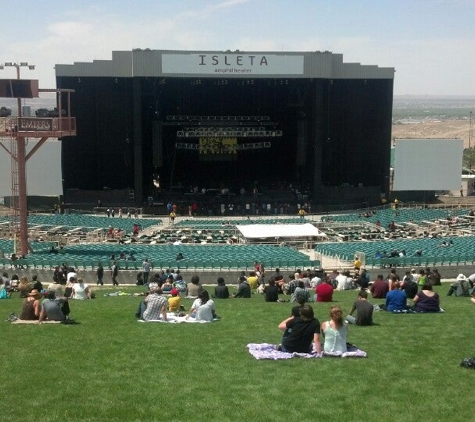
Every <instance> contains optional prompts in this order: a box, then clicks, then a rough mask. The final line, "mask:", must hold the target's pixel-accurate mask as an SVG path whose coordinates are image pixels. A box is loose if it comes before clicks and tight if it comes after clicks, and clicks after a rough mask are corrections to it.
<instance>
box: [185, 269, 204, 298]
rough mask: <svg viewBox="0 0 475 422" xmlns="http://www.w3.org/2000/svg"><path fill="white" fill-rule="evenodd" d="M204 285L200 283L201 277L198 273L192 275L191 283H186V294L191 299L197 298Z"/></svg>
mask: <svg viewBox="0 0 475 422" xmlns="http://www.w3.org/2000/svg"><path fill="white" fill-rule="evenodd" d="M202 290H203V287H202V286H201V284H200V278H199V277H198V276H197V275H194V276H193V277H191V281H190V283H188V284H187V285H186V296H187V297H189V298H190V299H196V298H197V297H198V295H199V294H200V292H201V291H202Z"/></svg>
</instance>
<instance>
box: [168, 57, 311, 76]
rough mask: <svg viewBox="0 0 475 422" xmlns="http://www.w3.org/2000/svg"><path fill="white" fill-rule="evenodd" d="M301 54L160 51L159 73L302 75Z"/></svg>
mask: <svg viewBox="0 0 475 422" xmlns="http://www.w3.org/2000/svg"><path fill="white" fill-rule="evenodd" d="M303 61H304V57H303V56H299V55H295V56H293V55H292V56H286V55H277V54H262V53H236V54H234V53H233V54H231V53H230V54H226V53H220V54H214V53H212V54H205V53H203V54H199V53H193V54H162V73H163V74H167V73H178V74H180V73H181V74H194V75H223V76H227V75H235V76H239V75H241V76H252V75H303Z"/></svg>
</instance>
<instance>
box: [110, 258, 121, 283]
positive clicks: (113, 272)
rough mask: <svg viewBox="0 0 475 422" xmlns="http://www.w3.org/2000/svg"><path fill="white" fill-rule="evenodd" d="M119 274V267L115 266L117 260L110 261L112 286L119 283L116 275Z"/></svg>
mask: <svg viewBox="0 0 475 422" xmlns="http://www.w3.org/2000/svg"><path fill="white" fill-rule="evenodd" d="M118 275H119V267H118V266H117V262H116V261H114V262H113V263H112V267H111V276H112V285H113V286H118V285H119V283H118V281H117V276H118Z"/></svg>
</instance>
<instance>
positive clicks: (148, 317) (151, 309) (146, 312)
mask: <svg viewBox="0 0 475 422" xmlns="http://www.w3.org/2000/svg"><path fill="white" fill-rule="evenodd" d="M167 304H168V302H167V299H166V298H165V297H163V296H162V290H161V289H160V288H156V289H154V290H152V291H150V293H149V294H148V295H147V296H146V297H145V299H144V301H143V302H142V303H141V310H140V316H142V319H143V320H144V321H153V320H157V319H162V320H163V321H167Z"/></svg>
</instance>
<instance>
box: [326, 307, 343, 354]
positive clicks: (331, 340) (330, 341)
mask: <svg viewBox="0 0 475 422" xmlns="http://www.w3.org/2000/svg"><path fill="white" fill-rule="evenodd" d="M322 333H323V336H324V337H325V343H324V345H323V351H324V352H331V353H333V352H341V353H344V352H346V351H347V348H346V338H347V335H348V328H347V326H346V324H345V321H344V320H343V312H342V310H341V308H340V307H339V306H332V307H331V308H330V320H329V321H325V322H324V323H323V324H322Z"/></svg>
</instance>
